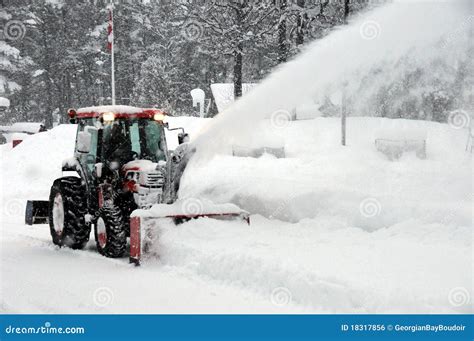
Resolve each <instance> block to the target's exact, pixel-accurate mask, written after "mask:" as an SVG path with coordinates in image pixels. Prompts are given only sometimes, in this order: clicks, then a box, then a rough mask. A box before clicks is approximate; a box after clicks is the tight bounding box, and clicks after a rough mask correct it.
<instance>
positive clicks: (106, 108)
mask: <svg viewBox="0 0 474 341" xmlns="http://www.w3.org/2000/svg"><path fill="white" fill-rule="evenodd" d="M144 110H146V109H143V108H137V107H132V106H130V105H101V106H95V107H86V108H80V109H78V110H77V113H78V114H81V113H88V112H95V113H99V114H103V113H105V112H114V113H122V114H138V113H139V112H142V111H144Z"/></svg>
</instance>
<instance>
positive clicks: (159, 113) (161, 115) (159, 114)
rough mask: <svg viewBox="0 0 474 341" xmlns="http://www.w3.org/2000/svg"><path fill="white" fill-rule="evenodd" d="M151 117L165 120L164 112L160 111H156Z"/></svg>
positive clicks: (159, 120) (160, 120)
mask: <svg viewBox="0 0 474 341" xmlns="http://www.w3.org/2000/svg"><path fill="white" fill-rule="evenodd" d="M153 119H154V120H155V121H158V122H164V121H165V114H163V113H161V112H157V113H156V114H155V115H153Z"/></svg>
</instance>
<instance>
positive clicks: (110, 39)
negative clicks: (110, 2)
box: [107, 8, 114, 51]
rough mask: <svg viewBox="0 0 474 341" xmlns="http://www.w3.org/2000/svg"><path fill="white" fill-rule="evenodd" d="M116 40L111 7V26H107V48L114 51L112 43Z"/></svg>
mask: <svg viewBox="0 0 474 341" xmlns="http://www.w3.org/2000/svg"><path fill="white" fill-rule="evenodd" d="M113 42H114V23H113V17H112V9H111V8H110V9H109V26H108V27H107V48H108V49H109V51H112V44H113Z"/></svg>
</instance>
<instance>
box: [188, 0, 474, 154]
mask: <svg viewBox="0 0 474 341" xmlns="http://www.w3.org/2000/svg"><path fill="white" fill-rule="evenodd" d="M473 18H474V15H473V12H472V4H471V3H470V1H469V0H454V1H448V0H446V1H408V0H397V1H394V2H392V3H388V4H385V5H384V6H381V7H378V8H376V9H374V10H372V11H370V12H368V13H365V14H363V15H361V16H359V17H357V18H355V19H353V20H352V21H351V22H350V23H349V25H346V26H341V27H339V28H338V29H336V30H334V32H332V33H331V34H330V35H328V36H327V37H325V38H323V39H321V40H317V41H315V42H313V43H311V44H309V45H308V46H307V47H306V48H305V50H304V51H302V52H301V53H300V54H299V55H298V56H297V57H296V58H294V59H293V60H292V61H289V62H288V63H285V64H283V65H281V66H280V67H279V68H277V69H276V70H275V71H274V72H273V73H272V74H270V75H269V76H268V77H267V78H266V79H264V80H263V81H262V82H261V83H260V84H259V85H258V86H256V87H255V88H254V89H253V90H252V91H250V92H249V93H248V94H247V95H245V96H244V97H243V98H241V99H240V100H238V101H236V102H235V103H234V104H233V105H232V106H231V107H229V108H228V109H227V110H226V111H224V112H222V113H220V114H219V115H218V116H217V117H216V118H215V119H214V120H213V122H212V124H211V125H209V126H208V127H207V129H206V130H205V131H204V132H203V133H202V134H201V135H200V136H199V137H198V138H197V139H196V140H195V145H196V147H197V151H198V155H201V156H206V155H207V156H210V155H213V154H215V153H217V152H224V151H228V150H229V147H230V146H232V145H234V144H239V141H245V140H248V139H249V138H252V137H251V136H250V135H249V134H250V132H251V131H252V130H255V124H256V122H258V121H261V120H262V119H264V118H269V117H270V118H271V117H272V113H278V112H285V111H288V112H289V111H291V110H292V109H293V108H295V107H296V106H297V105H298V104H300V103H302V102H304V101H305V100H307V99H308V98H312V97H314V96H315V95H317V94H322V93H327V92H328V89H331V88H334V89H337V88H339V87H340V86H341V85H342V84H345V86H347V87H348V88H351V87H352V88H353V89H355V88H357V87H358V86H359V83H360V81H361V77H362V76H363V74H364V72H368V71H369V70H370V69H371V68H373V66H374V65H381V64H383V65H384V68H383V69H382V71H381V72H382V73H386V75H385V76H386V77H392V76H391V74H390V73H392V72H394V70H397V68H399V65H400V60H401V59H402V58H404V57H405V56H407V55H411V58H410V60H411V61H414V63H415V64H416V63H417V64H419V65H426V63H427V61H428V60H429V58H430V57H431V56H433V54H439V55H443V54H445V55H446V58H448V55H451V57H452V56H454V58H456V55H458V54H459V53H465V52H466V51H465V50H467V45H469V44H465V41H462V43H460V40H462V39H463V37H467V32H469V30H470V29H471V25H472V23H473V21H474V20H473ZM379 77H380V76H379ZM382 77H383V76H382Z"/></svg>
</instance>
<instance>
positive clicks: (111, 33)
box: [107, 1, 115, 105]
mask: <svg viewBox="0 0 474 341" xmlns="http://www.w3.org/2000/svg"><path fill="white" fill-rule="evenodd" d="M107 40H108V47H109V49H110V65H111V68H112V70H111V73H110V78H111V80H110V81H111V89H112V105H115V57H114V3H113V2H112V1H111V2H110V6H109V27H108V37H107Z"/></svg>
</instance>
